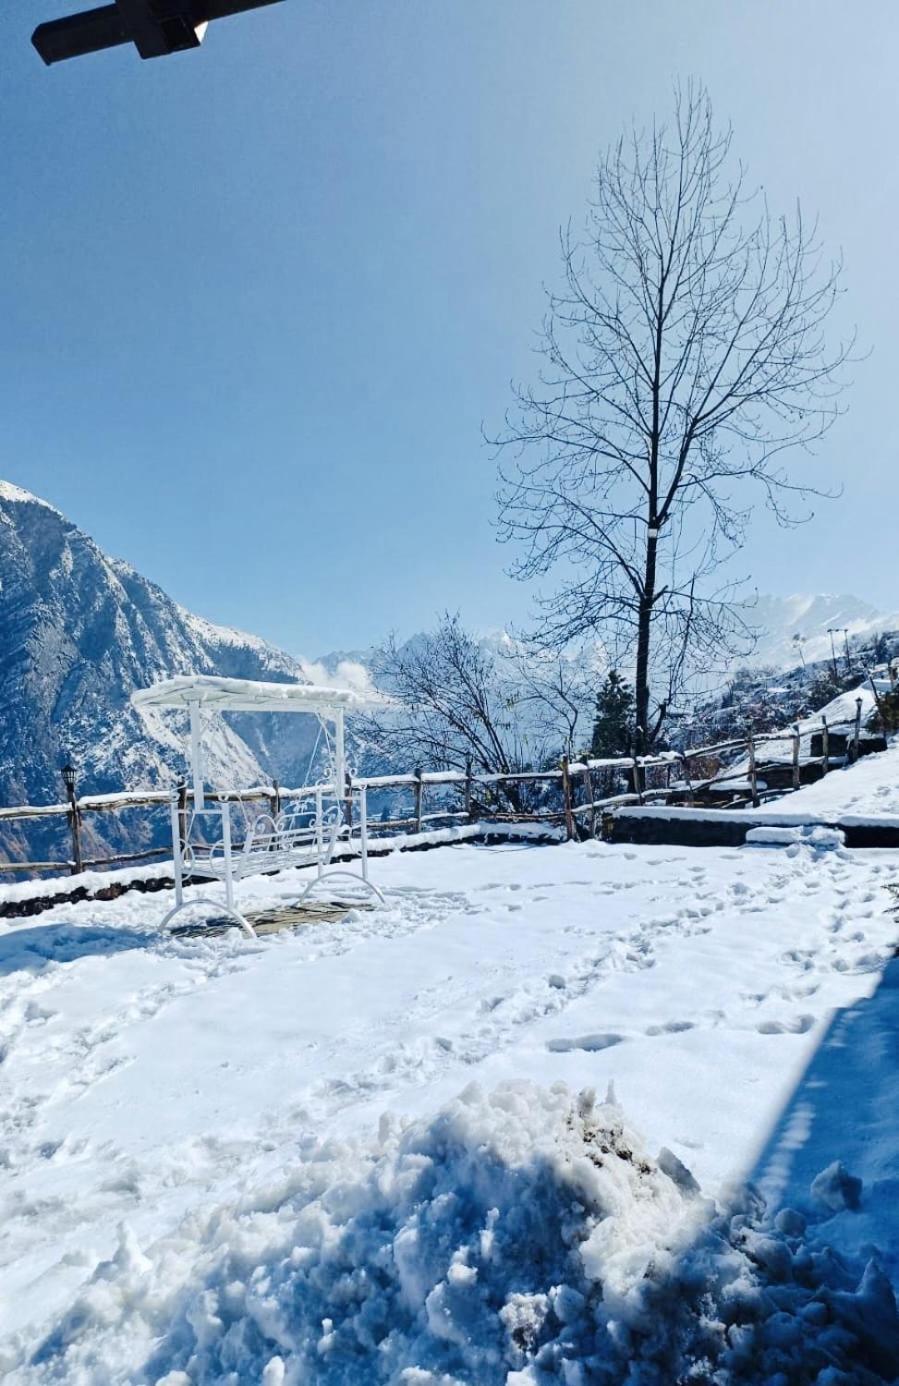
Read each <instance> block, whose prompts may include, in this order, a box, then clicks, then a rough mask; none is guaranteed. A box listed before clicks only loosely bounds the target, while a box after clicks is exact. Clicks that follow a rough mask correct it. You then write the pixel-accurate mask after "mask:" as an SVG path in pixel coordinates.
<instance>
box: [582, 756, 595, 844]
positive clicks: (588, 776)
mask: <svg viewBox="0 0 899 1386" xmlns="http://www.w3.org/2000/svg"><path fill="white" fill-rule="evenodd" d="M584 793H585V794H586V796H587V803H588V804H589V805H590V836H591V837H595V836H596V794H595V792H594V788H593V775H592V773H591V771H590V766H589V765H587V764H585V765H584Z"/></svg>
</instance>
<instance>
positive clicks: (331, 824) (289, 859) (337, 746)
mask: <svg viewBox="0 0 899 1386" xmlns="http://www.w3.org/2000/svg"><path fill="white" fill-rule="evenodd" d="M131 700H132V703H133V704H134V706H135V707H136V708H138V709H145V708H182V709H186V710H187V711H188V712H189V714H190V764H191V779H192V782H193V805H192V809H191V811H190V813H189V816H188V817H187V819H186V821H185V809H184V806H183V804H182V802H181V801H180V800H179V795H178V792H177V790H176V791H173V794H172V800H171V827H172V858H173V863H174V873H175V904H174V906H173V907H172V909H170V910H169V912H168V914H167V915H166V916H165V918H164V919H163V921H162V926H163V927H166V926H167V925H168V924H170V923H171V921H172V920H173V919H174V918H175V916H176V915H177V914H179V913H180V912H181V911H183V910H186V909H189V908H193V907H195V906H199V905H202V906H204V907H206V908H207V909H210V908H211V909H213V910H214V911H215V912H216V913H217V914H218V915H222V914H224V915H225V916H227V917H230V918H232V919H233V920H234V921H235V923H237V924H239V925H240V927H241V928H242V929H243V930H244V932H245V933H247V934H249V935H250V936H251V937H255V929H254V928H253V925H252V924H251V923H250V921H249V920H248V919H247V917H246V915H244V914H242V913H241V911H240V910H239V909H238V907H237V904H236V895H235V886H236V885H237V884H238V883H239V882H240V881H242V880H245V879H246V878H247V877H251V876H261V875H267V874H271V873H274V872H277V871H284V870H288V869H292V868H296V867H313V868H314V869H315V875H314V876H313V877H312V879H311V880H310V881H309V882H308V883H307V885H306V886H305V888H304V889H303V891H302V893H301V895H300V896H299V899H298V900H297V902H296V903H297V904H298V905H301V904H303V903H304V902H306V901H307V900H308V899H309V898H310V897H312V896H318V897H320V898H322V899H330V900H333V901H335V902H337V903H349V904H357V903H368V904H371V903H374V902H377V901H380V902H382V903H383V898H384V897H383V896H382V894H381V892H380V891H379V890H378V888H377V886H375V885H373V884H372V883H371V881H370V880H369V877H368V825H367V819H366V811H365V802H364V799H365V796H364V794H363V795H362V802H361V804H360V810H361V812H360V815H359V845H358V866H359V869H358V871H354V870H351V869H349V867H341V866H334V865H333V864H332V860H333V856H334V852H335V849H336V848H337V846H338V843H339V842H341V841H342V840H343V835H345V834H347V833H348V830H347V829H345V828H343V827H342V826H341V825H342V818H343V806H344V802H345V788H344V787H345V784H346V760H345V750H344V716H345V713H346V712H347V711H348V710H350V711H355V710H358V709H360V708H362V707H363V706H368V707H370V706H372V705H373V703H374V702H376V701H378V699H377V698H376V697H374V696H372V695H368V696H365V697H363V696H362V695H360V694H358V693H356V692H355V691H354V690H351V689H339V688H321V687H318V686H316V685H313V684H295V683H284V684H282V683H261V682H255V681H253V680H249V679H226V678H219V677H217V676H215V675H207V674H190V675H182V676H180V677H176V678H171V679H165V680H163V681H161V682H159V683H156V684H153V685H152V686H151V687H150V688H142V689H138V690H137V691H136V692H135V693H133V694H132V699H131ZM203 711H214V712H306V713H313V714H314V715H316V716H317V717H318V718H319V720H320V721H321V722H322V724H323V725H324V723H325V721H331V722H332V723H333V725H334V729H335V737H334V755H333V761H334V781H333V783H331V784H318V785H313V786H310V787H309V788H304V789H302V790H299V791H297V792H295V793H288V795H287V796H286V797H287V800H288V803H289V805H290V807H288V808H286V809H284V810H283V811H281V812H278V813H275V814H268V813H260V814H257V815H256V817H255V818H253V819H250V818H249V817H247V818H246V823H245V830H244V840H243V842H242V843H237V842H235V837H234V832H233V826H234V825H233V819H232V807H233V805H234V804H235V803H241V805H242V806H243V801H242V800H241V799H240V794H239V792H238V791H233V792H230V793H220V794H218V795H217V794H215V793H213V794H211V795H207V794H206V791H205V787H204V771H203V754H202V750H203V748H202V723H201V718H202V713H203ZM207 799H208V800H209V801H208V802H207ZM195 880H205V881H218V882H220V883H221V884H222V885H223V886H224V896H225V898H224V901H222V900H214V899H212V898H211V897H208V896H192V897H191V898H189V899H188V898H185V893H184V890H185V886H186V885H187V884H188V883H189V882H191V881H195Z"/></svg>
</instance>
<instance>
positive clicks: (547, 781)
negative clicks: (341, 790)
mask: <svg viewBox="0 0 899 1386" xmlns="http://www.w3.org/2000/svg"><path fill="white" fill-rule="evenodd" d="M861 708H862V699H861V698H857V699H856V711H855V716H854V717H852V718H848V719H844V720H841V721H838V722H832V723H830V724H828V721H827V718H826V717H822V718H821V719H820V729H819V730H818V729H817V724H813V723H812V722H811V721H807V722H806V723H805V724H804V725H803V726H802V727H800V724H799V723H795V724H794V725H793V726H792V728H790V729H789V730H781V731H773V732H763V733H759V734H758V735H753V734H752V733H751V732H749V733H747V735H746V736H745V737H742V738H731V739H730V740H727V741H721V742H716V743H714V744H712V745H708V746H697V747H690V748H688V749H686V750H684V751H664V752H660V753H658V754H656V755H650V756H630V757H600V758H588V759H584V760H569V759H568V758H567V757H563V759H562V762H561V764H560V766H559V767H558V768H557V769H552V770H533V771H530V770H528V771H509V772H507V773H502V772H490V773H482V772H479V771H477V770H475V769H473V768H472V766H471V764H470V763H469V765H468V766H467V767H466V769H465V770H464V771H463V770H437V771H423V770H414V771H412V772H407V773H405V774H396V775H370V776H359V777H357V776H352V777H350V778H349V780H348V783H347V792H346V797H345V800H344V819H345V825H346V832H347V833H348V835H349V836H350V837H352V833H353V830H354V827H355V826H358V824H359V822H360V820H362V821H365V820H367V831H368V835H369V836H370V837H377V836H396V835H398V834H401V833H408V832H411V833H421V832H422V831H423V830H425V827H426V825H432V824H434V823H435V822H442V823H446V824H451V823H454V822H455V823H459V822H473V821H474V820H476V819H477V820H484V819H489V820H491V821H494V822H497V823H540V822H543V823H549V824H556V825H563V826H564V827H565V830H566V834H567V836H568V837H569V838H572V837H574V836H576V835H577V833H578V831H579V829H578V826H577V825H578V822H579V821H580V820H582V819H584V818H586V819H587V821H588V824H589V828H588V830H589V832H590V833H591V834H593V835H595V834H596V831H597V828H598V826H599V824H600V820H601V815H602V814H603V813H605V812H608V811H609V810H611V809H614V808H618V807H624V806H627V805H642V804H648V803H651V802H653V801H655V800H659V799H661V800H663V801H665V802H667V801H669V800H671V799H680V800H681V801H683V802H686V803H687V804H688V805H690V804H692V803H693V802H694V799H695V798H696V796H700V797H702V796H704V795H708V794H709V793H717V792H719V791H722V790H723V791H724V792H728V791H729V792H731V793H732V794H733V798H732V799H731V800H730V802H729V803H728V804H725V805H722V807H733V806H735V805H737V804H740V803H746V802H750V803H751V804H752V805H753V806H754V807H758V805H759V803H760V800H761V797H762V796H763V795H767V796H768V797H770V793H773V792H778V793H780V792H783V789H784V788H788V787H792V788H796V789H798V788H799V784H800V767H801V765H802V764H809V763H812V762H814V763H816V764H819V765H820V766H821V770H822V773H824V774H826V773H827V771H828V769H830V768H831V767H833V766H834V765H835V764H840V765H842V764H843V763H844V762H845V760H846V758H847V757H845V756H843V755H834V754H832V753H831V751H830V748H829V738H830V736H832V735H834V734H837V735H840V734H841V729H843V728H848V729H849V730H850V732H851V736H847V737H846V743H847V751H848V758H849V759H853V758H855V757H856V756H857V755H858V754H859V741H860V735H861ZM812 735H819V736H820V737H821V738H822V754H821V756H813V755H811V753H810V751H809V754H807V755H805V756H803V754H802V744H803V739H806V740H807V739H809V738H810V737H811V736H812ZM778 741H789V742H790V743H791V757H790V761H791V763H792V784H791V786H783V785H782V786H780V788H779V789H778V790H777V791H770V792H769V790H768V786H767V784H766V782H765V780H764V779H763V778H762V777H761V775H760V773H759V772H760V770H761V769H763V768H764V764H765V763H766V762H763V761H762V759H760V756H759V750H760V749H762V750H763V748H764V747H765V746H766V745H767V744H768V743H769V742H770V743H773V742H778ZM741 751H745V752H746V753H747V756H748V764H747V765H745V766H736V767H734V766H727V767H724V768H722V767H720V766H719V767H716V768H715V770H714V772H713V773H712V774H711V775H708V774H706V775H705V776H704V777H701V778H698V779H693V778H692V776H691V765H692V764H693V763H694V762H696V761H708V760H710V759H713V758H720V757H721V756H724V755H735V754H737V753H739V752H741ZM777 763H779V764H780V765H783V764H785V763H790V762H783V761H780V762H777ZM769 765H770V762H769ZM651 771H658V772H664V783H663V784H659V785H657V786H652V785H650V784H649V780H648V777H649V772H651ZM601 772H611V773H612V774H613V775H614V774H615V773H617V774H618V775H620V776H623V777H625V778H626V780H627V782H628V783H629V784H630V786H631V788H630V790H629V791H628V792H625V793H614V794H606V795H603V796H600V797H597V795H596V792H595V782H594V776H595V775H597V774H599V773H601ZM673 772H677V773H676V776H675V777H674V778H672V775H673ZM63 779H64V783H65V786H66V791H67V801H66V802H62V803H56V804H19V805H13V806H8V807H0V824H3V823H11V822H19V821H27V820H29V819H47V818H53V817H57V818H58V817H65V818H66V819H67V821H68V826H69V831H70V835H71V844H72V854H71V857H70V858H68V859H67V860H57V861H3V862H0V874H8V873H20V872H21V873H29V872H30V873H43V872H65V871H69V872H71V874H72V875H76V874H78V873H79V872H81V871H84V870H87V869H91V868H97V867H112V866H121V865H124V864H125V863H131V862H141V861H150V860H152V859H153V858H154V857H155V858H158V857H166V856H168V855H169V854H170V848H169V846H168V845H166V846H160V847H153V848H150V849H148V850H145V851H139V852H124V853H116V854H114V855H112V856H105V857H95V858H91V857H87V856H85V854H84V851H83V848H82V826H83V822H84V817H85V815H87V814H103V813H110V812H113V813H114V812H120V811H122V810H125V809H133V808H147V809H152V808H155V807H163V806H166V807H167V806H168V805H169V804H170V803H171V799H172V794H171V792H170V791H168V790H165V789H139V790H123V791H121V792H119V793H113V794H89V795H84V796H81V797H79V796H77V795H76V793H75V775H74V771H73V770H72V768H71V767H70V766H67V767H66V768H65V769H64V771H63ZM527 785H533V786H538V787H539V786H543V787H546V786H550V787H556V788H558V789H559V790H560V791H561V792H560V796H559V801H560V802H559V806H558V807H553V806H552V805H546V804H544V805H537V806H535V807H532V808H531V809H523V808H521V807H520V806H518V807H516V805H515V795H514V794H512V795H510V794H509V790H510V789H512V790H515V789H519V788H524V787H525V786H527ZM319 787H320V788H324V786H319ZM316 788H317V787H316V786H315V785H305V786H302V787H301V788H299V789H288V788H284V787H282V786H281V785H279V784H278V782H277V780H273V782H272V784H271V785H257V786H254V787H253V788H251V789H246V790H241V791H239V792H238V791H234V792H221V793H219V792H216V793H215V797H216V798H218V799H220V800H225V799H227V800H228V801H229V802H231V803H249V804H252V803H258V804H261V805H265V807H266V809H267V811H268V812H269V813H271V815H272V816H273V817H274V816H276V815H277V814H278V812H279V811H280V808H281V804H282V803H285V802H288V801H293V800H297V799H301V798H307V797H309V796H310V795H313V794H314V793H315V791H316ZM389 789H408V790H411V792H412V796H413V803H412V810H411V812H410V813H407V814H405V815H404V816H402V817H394V818H384V817H382V818H381V819H380V820H378V819H371V818H370V817H369V816H368V812H367V806H366V803H365V801H366V800H367V796H368V794H369V793H370V792H371V791H378V790H389ZM440 789H448V790H455V791H456V792H457V793H458V794H459V795H460V802H459V806H458V807H456V808H450V807H446V806H442V807H439V808H437V809H431V810H430V811H428V812H426V811H425V793H426V791H427V790H431V791H435V790H440ZM485 789H486V790H487V791H488V796H487V801H485V799H484V797H482V791H483V790H485ZM490 791H492V792H493V799H492V802H490V798H489V796H490ZM497 791H499V792H497ZM177 792H178V795H179V807H180V810H181V812H182V813H184V814H186V812H187V807H188V804H189V803H190V801H191V797H192V795H191V791H190V789H189V788H188V787H187V785H186V784H184V783H182V784H181V785H180V786H179V787H178V791H177ZM504 792H505V793H504ZM503 797H505V798H506V800H507V801H508V807H503V806H502V798H503ZM235 846H239V844H235Z"/></svg>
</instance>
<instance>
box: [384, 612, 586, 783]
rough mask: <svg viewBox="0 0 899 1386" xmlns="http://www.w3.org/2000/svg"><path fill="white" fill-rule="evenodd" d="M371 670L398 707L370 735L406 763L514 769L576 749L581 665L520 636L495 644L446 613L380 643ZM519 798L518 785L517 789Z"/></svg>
mask: <svg viewBox="0 0 899 1386" xmlns="http://www.w3.org/2000/svg"><path fill="white" fill-rule="evenodd" d="M372 675H373V678H374V680H375V682H376V684H377V685H378V687H379V688H380V689H382V690H383V691H384V692H387V693H389V694H390V695H391V697H392V698H393V700H394V706H393V708H392V709H390V710H389V711H387V712H386V713H382V714H378V715H377V716H375V717H370V718H368V719H366V720H365V722H364V723H362V724H359V725H358V726H357V730H358V731H359V733H360V734H361V736H362V738H363V739H364V740H365V741H366V742H367V743H368V744H369V745H370V746H372V747H373V748H374V749H376V750H377V751H379V752H380V753H381V754H382V755H383V754H386V755H388V756H389V758H390V760H391V761H392V762H393V763H394V764H396V765H397V766H398V767H400V768H402V769H406V770H408V769H409V768H410V767H411V766H413V765H418V764H422V765H426V766H427V767H428V768H429V769H433V770H464V769H465V767H466V765H467V764H468V763H469V762H470V763H471V765H472V767H473V768H474V770H475V771H476V772H481V773H484V774H490V775H512V774H515V773H516V772H517V771H522V770H528V769H534V768H537V769H542V768H544V767H545V766H546V765H549V764H558V759H559V756H560V755H561V754H562V753H563V752H565V753H568V754H571V751H572V749H573V747H574V743H575V738H576V732H577V726H578V719H579V716H580V715H581V713H582V712H583V710H584V708H586V707H588V706H589V703H588V693H587V688H586V684H584V685H583V686H581V685H580V683H579V682H578V672H577V669H576V668H575V667H569V666H566V665H564V664H562V663H560V661H558V660H553V659H551V658H550V657H548V656H546V655H538V656H537V657H534V658H531V657H529V656H528V654H527V652H526V651H525V650H524V649H523V648H522V647H521V646H519V645H518V644H517V642H515V641H514V640H513V639H511V638H510V639H508V640H507V642H506V644H505V647H504V646H500V648H499V649H495V648H491V647H490V645H489V644H488V643H487V642H484V641H481V640H478V639H477V638H476V637H475V636H473V635H471V634H470V633H469V632H468V631H466V630H465V628H464V627H463V625H462V623H461V621H460V619H459V617H458V615H451V614H449V613H446V614H445V615H444V616H443V617H442V618H441V620H440V622H439V624H438V626H437V628H436V629H435V630H434V631H433V632H430V633H428V634H426V635H419V636H416V637H415V638H414V639H413V640H410V641H408V642H406V643H405V644H398V643H397V641H396V640H395V638H393V637H391V639H390V640H388V641H387V643H386V644H385V645H384V646H382V647H381V649H380V650H378V651H376V653H375V656H374V658H373V661H372ZM507 797H509V799H510V800H511V801H512V802H513V806H514V807H516V808H517V807H519V806H520V805H519V803H518V796H517V795H516V793H515V791H514V788H510V790H509V793H508V796H507Z"/></svg>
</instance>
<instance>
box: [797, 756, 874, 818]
mask: <svg viewBox="0 0 899 1386" xmlns="http://www.w3.org/2000/svg"><path fill="white" fill-rule="evenodd" d="M783 802H784V808H787V807H789V809H790V811H791V812H792V811H793V810H794V809H795V811H796V812H797V813H809V814H815V815H817V816H819V817H822V818H827V817H830V816H833V817H836V818H839V817H842V816H844V815H846V814H851V815H854V816H857V817H860V818H877V817H884V816H889V815H895V814H899V741H893V742H892V743H891V744H890V746H889V747H888V748H887V750H886V751H881V752H880V753H879V754H877V755H873V756H864V757H863V758H862V759H861V760H860V761H859V762H858V764H857V765H853V766H850V767H847V768H846V769H844V770H831V772H830V773H829V774H828V775H825V776H824V778H823V779H822V780H818V781H817V783H816V784H808V785H806V786H805V787H804V788H803V789H798V790H797V791H796V793H795V794H791V795H790V797H789V799H785V800H784V801H783Z"/></svg>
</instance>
